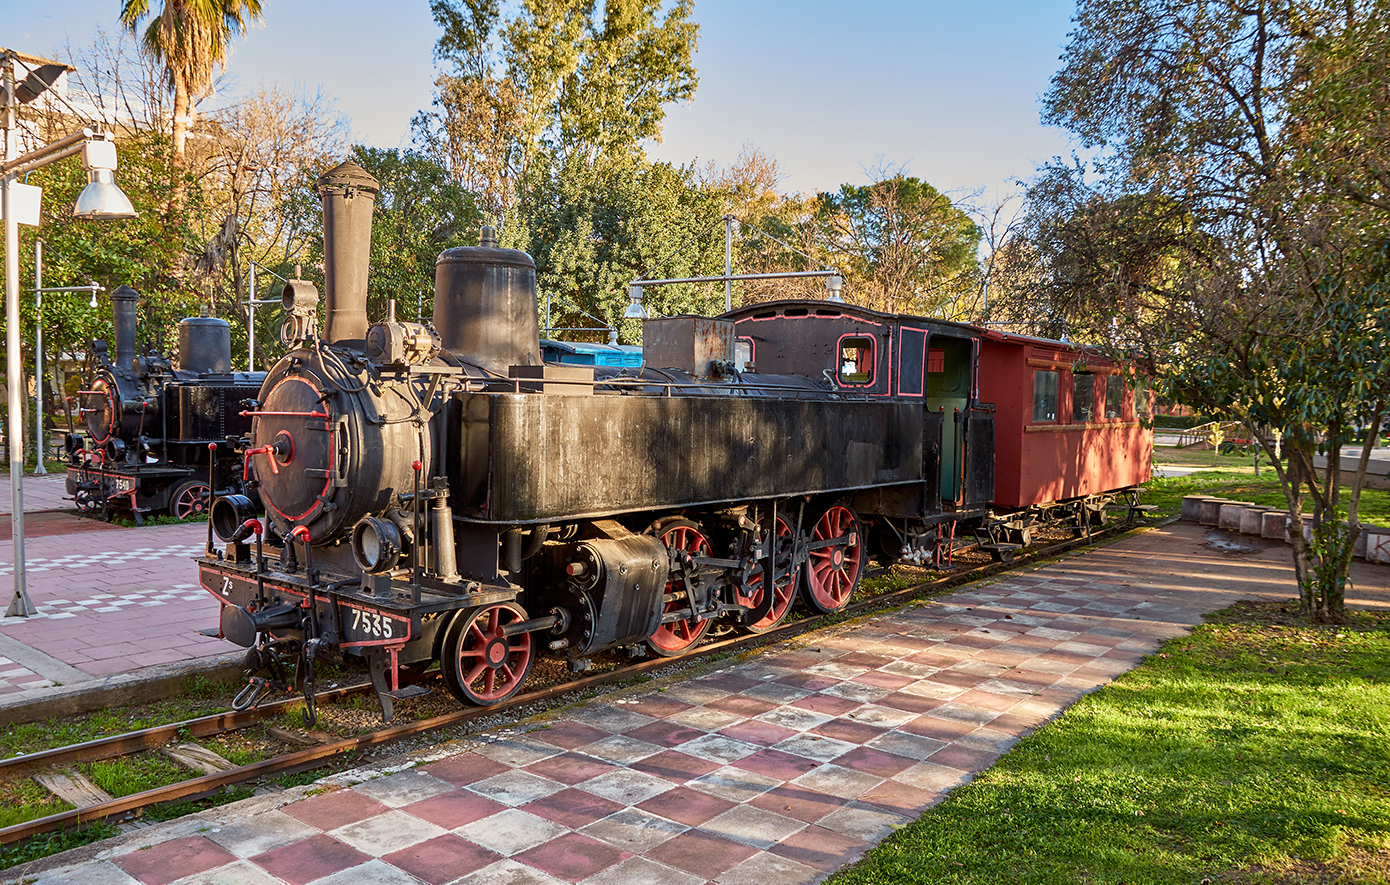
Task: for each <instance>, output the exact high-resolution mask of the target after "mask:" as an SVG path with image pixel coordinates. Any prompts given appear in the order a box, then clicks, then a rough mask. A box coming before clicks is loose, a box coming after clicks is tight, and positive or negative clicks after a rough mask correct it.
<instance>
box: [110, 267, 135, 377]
mask: <svg viewBox="0 0 1390 885" xmlns="http://www.w3.org/2000/svg"><path fill="white" fill-rule="evenodd" d="M139 300H140V296H139V295H138V294H136V292H135V290H134V289H132V288H130V287H129V286H120V287H118V288H117V289H116V291H114V292H112V293H111V314H112V322H113V323H114V325H115V327H116V357H115V360H114V361H113V365H115V367H116V368H117V369H120V370H124V371H126V372H129V371H130V364H131V363H132V362H134V361H135V322H136V308H135V303H136V302H137V301H139Z"/></svg>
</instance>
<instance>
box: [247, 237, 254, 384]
mask: <svg viewBox="0 0 1390 885" xmlns="http://www.w3.org/2000/svg"><path fill="white" fill-rule="evenodd" d="M246 371H248V372H254V371H256V262H254V261H253V262H251V297H250V298H248V299H246Z"/></svg>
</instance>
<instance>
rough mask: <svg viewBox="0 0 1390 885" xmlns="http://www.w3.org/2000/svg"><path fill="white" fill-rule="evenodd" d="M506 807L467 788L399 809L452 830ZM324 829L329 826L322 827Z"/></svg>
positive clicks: (441, 794)
mask: <svg viewBox="0 0 1390 885" xmlns="http://www.w3.org/2000/svg"><path fill="white" fill-rule="evenodd" d="M506 808H507V806H505V805H503V804H502V803H501V802H494V801H492V800H491V799H488V798H485V797H483V796H479V795H478V794H477V793H470V792H469V791H468V790H451V791H450V792H448V793H440V794H439V795H438V796H431V797H430V798H428V799H422V800H420V801H419V802H413V803H411V804H410V805H407V806H405V807H403V808H402V809H401V811H404V812H406V813H407V814H413V815H415V816H416V817H418V818H420V819H421V820H426V821H429V822H430V823H432V824H436V825H438V826H441V827H443V828H444V829H446V830H452V829H453V828H454V827H461V826H463V825H464V824H471V823H473V821H475V820H482V819H483V818H485V817H487V816H488V815H491V814H496V813H497V812H499V811H503V810H505V809H506ZM324 829H330V828H329V827H324Z"/></svg>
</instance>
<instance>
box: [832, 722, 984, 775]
mask: <svg viewBox="0 0 1390 885" xmlns="http://www.w3.org/2000/svg"><path fill="white" fill-rule="evenodd" d="M991 724H992V723H991ZM998 758H999V753H997V752H995V751H994V750H979V749H975V748H974V747H962V746H961V745H960V744H950V745H948V746H945V747H942V748H941V749H940V750H937V751H936V752H935V753H933V754H931V761H932V762H935V763H936V764H937V765H945V766H947V767H949V768H959V769H960V770H962V771H984V770H985V769H986V768H989V767H990V766H991V765H993V764H994V762H995V760H996V759H998ZM837 761H838V760H837Z"/></svg>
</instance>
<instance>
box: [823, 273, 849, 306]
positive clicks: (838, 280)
mask: <svg viewBox="0 0 1390 885" xmlns="http://www.w3.org/2000/svg"><path fill="white" fill-rule="evenodd" d="M844 287H845V278H844V277H842V276H840V275H839V274H837V273H834V274H831V275H830V276H828V277H826V278H825V288H826V289H827V290H829V292H830V297H829V298H827V299H826V300H827V301H841V302H843V301H844V300H845V299H843V298H841V297H840V290H841V289H843V288H844Z"/></svg>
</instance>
